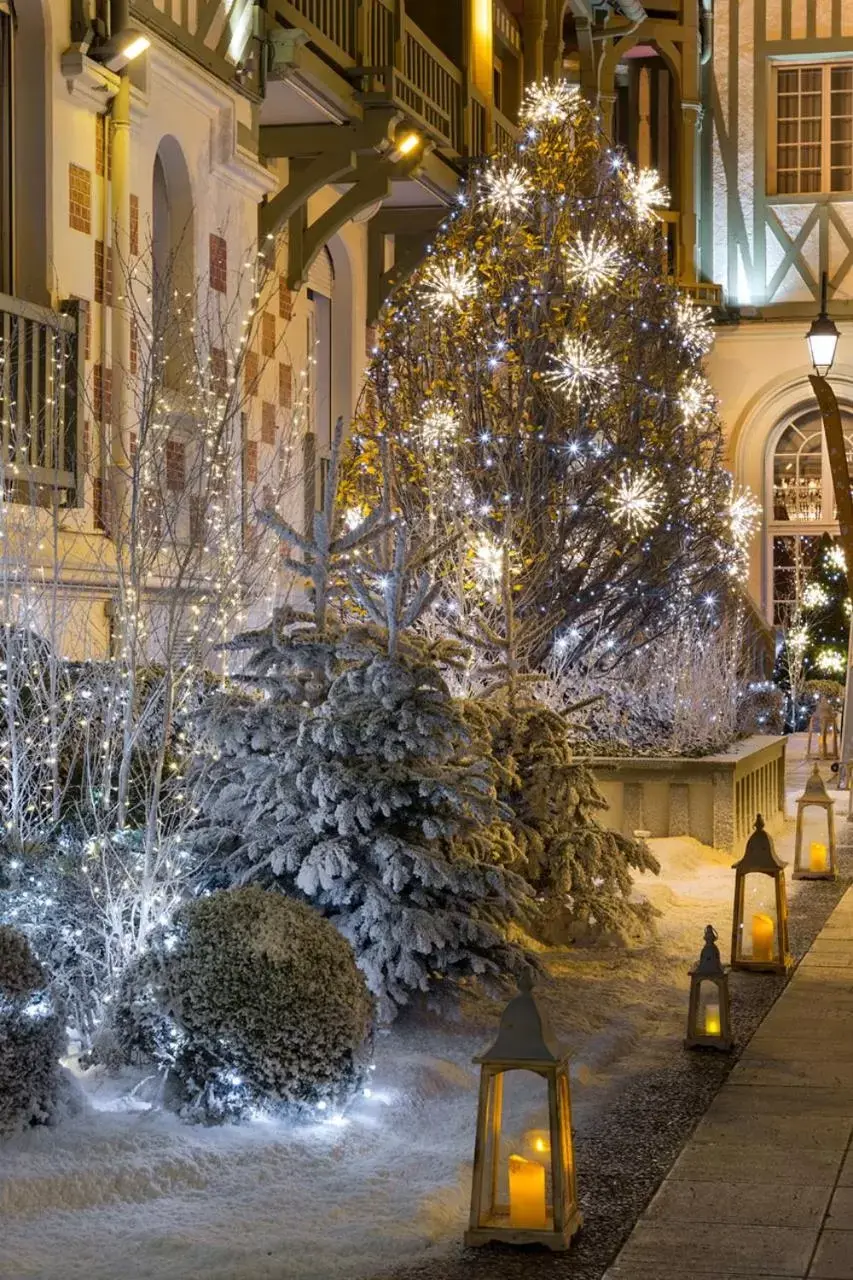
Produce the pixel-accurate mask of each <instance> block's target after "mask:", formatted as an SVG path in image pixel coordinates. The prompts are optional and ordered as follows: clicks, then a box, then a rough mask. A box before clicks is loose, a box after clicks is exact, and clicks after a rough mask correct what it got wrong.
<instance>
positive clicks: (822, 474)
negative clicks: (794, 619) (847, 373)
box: [766, 406, 853, 624]
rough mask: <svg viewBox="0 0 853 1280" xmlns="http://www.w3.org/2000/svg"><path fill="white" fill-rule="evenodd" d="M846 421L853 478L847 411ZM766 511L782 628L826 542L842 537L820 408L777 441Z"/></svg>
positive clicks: (852, 419)
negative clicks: (826, 536) (830, 537)
mask: <svg viewBox="0 0 853 1280" xmlns="http://www.w3.org/2000/svg"><path fill="white" fill-rule="evenodd" d="M841 416H842V423H843V427H844V438H845V441H846V444H847V465H848V467H850V470H851V474H853V409H850V408H848V407H844V406H842V410H841ZM766 507H767V532H768V539H769V548H768V553H769V554H768V559H769V563H770V584H769V585H770V596H771V616H772V618H773V622H774V623H776V624H779V623H782V622H784V621H785V620H786V619H787V618H788V617H790V615H791V614H792V613H793V611H794V609H795V608H796V605H797V603H798V601H799V599H800V596H801V593H802V590H803V587H804V586H805V584H806V583H807V582H808V580H809V578H810V576H811V570H812V564H813V562H814V559H815V556H816V555H817V553H818V550H819V547H820V540H821V537H822V536H823V534H824V533H829V534H833V535H837V533H838V515H837V512H836V509H835V495H834V492H833V488H832V476H831V473H830V469H829V458H828V457H827V452H826V440H825V438H824V434H823V426H822V424H821V420H820V414H819V413H818V411H817V409H816V408H815V409H814V410H809V411H807V412H806V413H801V414H798V415H797V416H796V417H794V418H793V419H792V420H791V421H789V422H788V423H787V425H786V426H785V427H784V428H783V429H782V431H781V433H780V434H779V435H778V437H777V438H776V441H775V444H774V446H773V448H772V450H771V451H770V457H769V458H768V475H767V502H766Z"/></svg>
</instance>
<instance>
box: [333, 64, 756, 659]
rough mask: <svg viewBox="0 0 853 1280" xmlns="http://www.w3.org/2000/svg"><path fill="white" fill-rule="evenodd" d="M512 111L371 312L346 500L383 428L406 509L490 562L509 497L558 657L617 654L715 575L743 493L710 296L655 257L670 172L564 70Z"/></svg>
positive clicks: (723, 566)
mask: <svg viewBox="0 0 853 1280" xmlns="http://www.w3.org/2000/svg"><path fill="white" fill-rule="evenodd" d="M522 123H523V142H522V143H521V145H520V146H519V148H518V152H517V154H516V155H515V156H514V157H512V158H506V157H498V158H494V159H492V160H490V161H488V162H486V163H485V165H484V166H483V167H482V168H481V169H479V170H475V171H474V172H473V174H472V176H471V180H470V183H469V184H468V186H467V187H466V188H465V189H464V191H463V194H462V195H461V196H460V198H459V203H458V206H457V207H456V208H455V209H454V211H453V212H452V213H451V214H450V215H449V217H448V219H447V221H446V222H445V223H444V224H443V227H442V229H441V231H440V234H439V235H438V237H437V239H436V242H435V244H434V245H433V247H432V250H431V252H430V253H429V254H428V256H427V258H426V260H425V262H424V263H423V264H422V265H421V266H420V267H419V268H418V269H417V270H416V271H415V272H414V274H413V275H412V276H411V277H410V278H409V279H408V281H406V282H405V283H404V284H403V285H402V286H401V287H400V288H399V290H398V291H397V293H396V294H395V295H394V297H393V299H392V301H391V304H390V306H389V308H388V310H387V312H386V314H385V316H384V318H383V320H382V323H381V325H380V330H379V335H378V347H377V354H376V356H375V358H374V360H373V362H372V364H371V366H370V369H369V381H368V387H367V390H366V393H365V396H364V399H363V403H362V406H361V412H360V416H359V419H358V421H357V423H356V426H355V431H354V435H353V448H352V455H351V459H350V462H349V465H348V469H347V477H346V487H347V494H348V498H347V501H348V502H350V503H355V504H357V503H359V502H362V501H370V499H371V496H372V495H375V492H376V475H377V473H378V471H379V470H380V469H379V468H378V466H377V456H378V452H379V450H380V448H382V447H383V446H387V447H388V449H389V450H390V455H391V459H392V462H393V494H394V501H395V504H397V505H398V506H399V508H400V510H401V511H402V513H403V515H404V517H405V519H406V521H407V523H408V524H409V525H410V527H412V528H419V527H421V526H423V525H425V526H427V527H429V529H430V530H431V532H433V533H435V532H440V531H441V530H449V531H452V532H453V533H454V534H456V535H458V537H459V538H460V546H461V547H462V552H461V558H462V559H463V560H465V559H467V560H468V562H470V563H474V564H478V565H480V566H481V567H483V568H485V570H486V571H488V568H489V566H490V564H491V565H494V564H496V563H499V560H500V549H501V544H502V540H503V537H504V529H505V516H506V514H507V511H508V510H511V511H512V513H513V516H514V517H515V516H516V515H518V516H520V517H521V519H520V520H519V519H515V518H514V520H513V525H514V527H515V528H518V527H519V526H520V525H523V527H524V546H523V547H519V546H513V548H511V550H512V551H513V553H514V554H517V555H518V556H519V558H520V559H521V560H524V558H525V557H526V556H527V555H529V554H533V555H536V556H538V555H544V558H545V559H546V561H547V563H548V564H549V566H550V568H549V573H548V574H547V575H546V577H545V579H544V580H543V581H542V582H541V584H540V588H539V593H538V595H537V597H536V599H535V600H532V601H531V608H533V609H534V610H535V609H538V608H540V607H545V608H547V609H548V611H549V612H550V611H552V610H553V611H554V612H555V614H556V615H557V617H558V621H559V626H560V629H561V639H562V642H563V643H564V645H565V646H567V649H568V652H567V654H566V657H567V659H572V658H574V657H578V658H581V657H582V658H584V659H585V660H588V659H589V658H590V657H591V656H592V655H597V656H598V657H600V658H602V659H603V660H604V661H606V662H607V663H609V664H612V663H614V662H615V661H617V660H618V658H619V656H620V655H621V654H622V653H624V652H626V651H628V650H630V649H632V648H634V647H636V646H638V645H641V644H643V643H645V642H647V641H648V640H649V639H651V638H653V637H654V636H655V635H657V634H660V633H662V632H665V631H666V630H668V629H669V628H671V627H672V626H673V625H674V623H675V621H676V619H677V618H678V617H679V616H680V615H682V614H683V613H684V611H685V610H686V609H689V608H690V607H691V606H692V605H693V604H694V603H697V602H698V601H699V600H700V599H704V600H706V601H707V599H708V597H709V596H711V595H716V594H717V593H720V592H723V591H725V590H726V588H727V584H728V583H729V582H730V580H731V574H732V573H734V572H738V571H739V570H740V569H741V568H742V561H743V554H742V553H743V547H744V544H745V541H747V540H748V538H749V537H750V536H751V533H752V528H753V518H754V513H752V511H751V510H750V511H745V509H744V505H743V502H742V500H741V499H739V497H738V495H735V494H734V493H733V491H732V487H731V481H730V477H729V476H728V473H727V472H726V470H725V468H724V467H723V438H722V433H721V428H720V424H719V421H718V418H717V416H716V410H715V402H714V397H713V394H712V392H711V389H710V387H709V384H708V382H707V380H706V379H705V377H704V375H703V373H702V359H703V357H704V355H705V354H706V353H707V351H708V349H709V347H710V345H711V342H712V336H711V328H710V324H709V316H708V313H707V311H706V310H705V309H703V308H700V307H696V306H694V305H692V304H691V303H690V302H689V301H688V300H687V299H685V298H684V297H683V296H682V295H680V294H679V292H678V290H677V288H676V287H675V286H674V285H673V284H671V283H670V282H668V280H667V279H666V277H665V275H664V272H663V269H662V254H663V241H662V238H661V231H660V222H659V221H658V219H657V217H656V214H655V208H656V206H658V205H660V204H663V203H665V201H666V199H667V196H666V193H665V192H664V191H663V190H662V189H661V188H660V186H659V184H658V183H657V180H656V177H655V175H653V174H651V173H649V172H639V173H638V172H636V171H635V170H633V169H632V168H631V166H630V165H629V164H628V163H627V162H626V161H625V160H624V159H623V158H622V157H621V156H620V155H619V154H618V153H616V152H614V151H612V150H610V149H609V148H608V146H607V145H606V143H605V141H604V139H603V136H602V134H601V131H600V128H599V124H598V120H597V117H596V116H595V114H594V110H593V108H592V107H591V106H590V105H589V104H588V103H587V102H586V101H585V100H584V99H583V98H582V97H581V95H580V94H579V92H578V91H577V89H576V88H574V87H572V86H570V85H568V84H567V83H564V82H558V83H554V84H549V83H542V84H539V85H535V86H533V87H532V88H531V89H530V90H529V92H528V95H527V98H526V103H525V107H524V111H523V118H522ZM747 505H748V504H747ZM551 639H553V637H551ZM544 643H545V641H544V639H543V644H544ZM540 656H541V655H540Z"/></svg>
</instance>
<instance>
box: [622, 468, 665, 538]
mask: <svg viewBox="0 0 853 1280" xmlns="http://www.w3.org/2000/svg"><path fill="white" fill-rule="evenodd" d="M662 498H663V490H662V489H661V486H660V484H659V483H658V482H657V480H655V478H654V477H653V476H651V475H648V474H642V473H637V472H632V471H623V472H622V474H621V475H620V476H619V479H618V480H617V481H616V482H615V484H613V485H612V486H611V491H610V510H611V512H612V514H613V517H614V519H615V520H617V521H618V522H619V524H623V525H625V527H626V528H627V529H628V530H629V531H630V532H631V533H632V534H638V533H642V532H643V531H644V530H645V529H650V528H651V526H652V525H653V524H654V523H655V521H656V519H657V514H658V511H659V509H660V504H661V499H662Z"/></svg>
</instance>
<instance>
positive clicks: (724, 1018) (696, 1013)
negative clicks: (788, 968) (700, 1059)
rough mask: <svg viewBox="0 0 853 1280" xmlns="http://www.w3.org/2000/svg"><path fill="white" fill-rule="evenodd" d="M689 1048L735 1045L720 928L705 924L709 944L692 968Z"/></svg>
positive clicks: (688, 1027)
mask: <svg viewBox="0 0 853 1280" xmlns="http://www.w3.org/2000/svg"><path fill="white" fill-rule="evenodd" d="M684 1043H685V1045H686V1046H687V1048H688V1049H722V1050H723V1051H724V1052H725V1051H727V1050H729V1049H731V1047H732V1019H731V1001H730V1000H729V975H728V973H727V971H726V970H725V969H724V968H723V964H722V961H721V960H720V949H719V947H718V946H717V931H716V929H715V928H714V926H713V925H710V924H709V925H706V927H705V945H704V947H703V948H702V951H701V953H700V955H699V963H698V964H697V965H696V967H695V968H693V969H691V970H690V1004H689V1007H688V1010H687V1036H686V1037H685V1040H684Z"/></svg>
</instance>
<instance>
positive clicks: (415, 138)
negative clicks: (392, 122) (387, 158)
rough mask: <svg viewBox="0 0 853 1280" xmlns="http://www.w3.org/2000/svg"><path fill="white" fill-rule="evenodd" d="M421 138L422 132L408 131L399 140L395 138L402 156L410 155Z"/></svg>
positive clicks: (396, 145)
mask: <svg viewBox="0 0 853 1280" xmlns="http://www.w3.org/2000/svg"><path fill="white" fill-rule="evenodd" d="M420 140H421V139H420V134H417V133H406V134H404V135H403V137H402V138H401V139H400V140H399V141H397V140H396V139H395V141H394V145H395V148H396V150H397V151H398V152H399V153H400V155H401V156H408V155H411V153H412V152H413V151H414V149H415V147H417V145H418V143H419V142H420Z"/></svg>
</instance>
